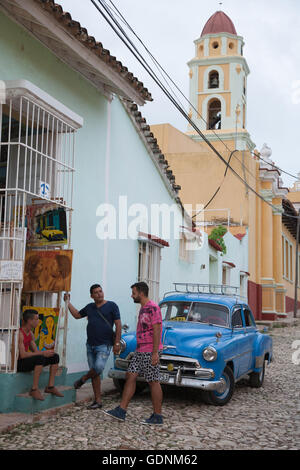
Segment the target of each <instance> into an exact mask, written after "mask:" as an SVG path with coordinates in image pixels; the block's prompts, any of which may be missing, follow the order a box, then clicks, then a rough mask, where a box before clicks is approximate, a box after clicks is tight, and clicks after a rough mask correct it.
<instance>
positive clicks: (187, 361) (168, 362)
mask: <svg viewBox="0 0 300 470" xmlns="http://www.w3.org/2000/svg"><path fill="white" fill-rule="evenodd" d="M200 367H201V366H200V364H199V362H198V361H197V360H196V359H193V358H190V357H181V356H172V355H168V354H162V355H161V356H160V371H161V372H168V373H170V374H173V373H174V374H176V373H177V371H178V369H179V368H180V369H181V372H182V373H183V374H184V375H186V376H190V377H195V371H196V370H199V369H200Z"/></svg>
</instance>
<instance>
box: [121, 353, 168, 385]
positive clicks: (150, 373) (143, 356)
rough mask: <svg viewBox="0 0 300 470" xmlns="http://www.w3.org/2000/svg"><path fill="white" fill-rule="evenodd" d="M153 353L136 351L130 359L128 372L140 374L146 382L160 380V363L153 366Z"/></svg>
mask: <svg viewBox="0 0 300 470" xmlns="http://www.w3.org/2000/svg"><path fill="white" fill-rule="evenodd" d="M151 361H152V353H148V352H137V351H136V352H135V353H134V355H133V356H132V359H131V361H130V364H129V367H128V372H131V373H133V374H139V375H140V376H141V377H144V379H145V380H146V382H159V380H160V372H159V364H157V365H156V366H152V364H151Z"/></svg>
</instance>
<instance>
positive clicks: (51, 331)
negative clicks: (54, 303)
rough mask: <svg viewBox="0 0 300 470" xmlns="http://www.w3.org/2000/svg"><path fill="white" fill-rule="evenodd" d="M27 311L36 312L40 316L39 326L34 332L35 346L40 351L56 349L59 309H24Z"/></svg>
mask: <svg viewBox="0 0 300 470" xmlns="http://www.w3.org/2000/svg"><path fill="white" fill-rule="evenodd" d="M26 310H34V311H36V313H37V314H38V316H39V324H38V326H37V327H36V328H35V330H34V331H33V335H34V340H35V344H36V346H37V348H38V350H39V351H45V350H47V349H54V348H55V340H56V335H57V326H58V320H59V309H58V308H45V307H23V313H24V312H25V311H26Z"/></svg>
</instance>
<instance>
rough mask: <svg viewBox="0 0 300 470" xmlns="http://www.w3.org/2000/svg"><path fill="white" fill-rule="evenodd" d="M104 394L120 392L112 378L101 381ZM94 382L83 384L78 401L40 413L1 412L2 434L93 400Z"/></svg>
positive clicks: (0, 427) (0, 425) (44, 419)
mask: <svg viewBox="0 0 300 470" xmlns="http://www.w3.org/2000/svg"><path fill="white" fill-rule="evenodd" d="M101 390H102V396H106V395H110V394H113V393H118V392H117V390H116V388H115V386H114V384H113V381H112V379H104V380H102V381H101ZM93 397H94V395H93V389H92V384H91V383H89V384H86V385H83V386H82V387H81V388H80V389H79V390H77V392H76V402H75V403H70V404H69V405H65V406H60V407H58V408H51V409H49V410H46V411H43V412H42V413H38V414H34V415H32V414H28V413H0V434H1V433H5V432H9V431H11V430H12V429H13V428H14V427H16V426H18V425H20V424H24V423H25V424H26V423H28V424H32V423H36V422H38V421H39V422H43V421H47V419H48V417H49V416H54V415H55V414H57V413H58V412H60V411H62V410H66V409H68V408H71V407H73V406H75V405H76V404H78V403H85V402H89V401H92V400H93Z"/></svg>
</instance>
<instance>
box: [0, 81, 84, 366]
mask: <svg viewBox="0 0 300 470" xmlns="http://www.w3.org/2000/svg"><path fill="white" fill-rule="evenodd" d="M2 83H3V82H2ZM2 88H3V87H2ZM40 91H41V90H40ZM41 95H42V96H43V97H44V96H48V95H46V94H44V93H43V92H42V91H41ZM49 98H51V97H49ZM78 127H80V125H76V124H74V122H73V121H71V119H69V118H68V117H67V116H65V115H64V114H62V113H61V112H60V111H59V110H56V109H55V107H53V102H51V103H48V102H47V100H43V99H41V98H40V97H38V96H35V95H34V94H32V93H31V92H30V91H27V90H26V89H24V88H18V87H16V88H12V87H9V88H8V89H6V90H5V93H3V91H2V96H1V100H0V351H1V354H0V371H4V372H14V371H15V370H16V363H17V355H18V348H17V340H18V331H19V327H20V313H21V311H22V306H23V305H35V306H41V307H53V306H58V305H59V306H60V293H57V294H52V293H47V292H43V293H36V294H31V295H30V296H28V295H27V296H25V297H24V296H22V286H23V270H24V259H25V250H26V230H27V229H26V208H27V206H29V205H32V204H38V203H41V202H44V203H45V202H47V201H48V202H51V203H53V204H56V205H57V206H58V207H64V208H65V209H66V211H68V215H69V217H68V219H69V237H68V247H70V238H71V237H70V231H71V211H72V199H73V177H74V148H75V132H76V130H77V129H78ZM43 249H44V248H43ZM51 249H53V247H51Z"/></svg>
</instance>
